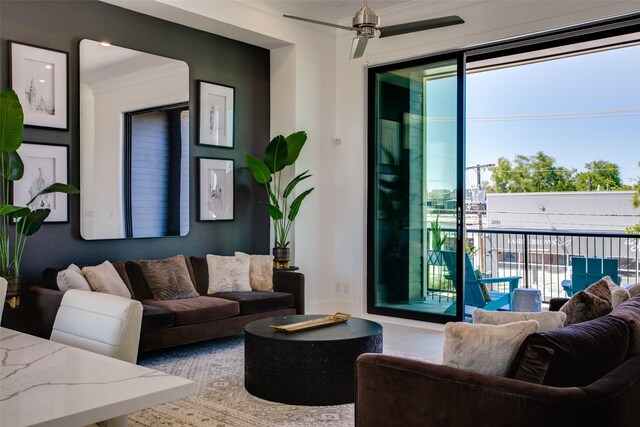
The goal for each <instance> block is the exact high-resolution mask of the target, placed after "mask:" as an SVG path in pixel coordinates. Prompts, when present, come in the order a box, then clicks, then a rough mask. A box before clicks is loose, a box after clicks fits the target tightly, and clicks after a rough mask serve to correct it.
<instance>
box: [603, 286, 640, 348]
mask: <svg viewBox="0 0 640 427" xmlns="http://www.w3.org/2000/svg"><path fill="white" fill-rule="evenodd" d="M610 316H613V317H616V318H618V319H621V320H624V321H625V322H627V325H628V326H629V349H628V350H627V358H630V357H632V356H634V355H636V354H638V353H640V296H636V297H633V298H631V299H629V300H628V301H625V302H623V303H622V304H620V305H619V306H617V307H616V308H614V309H613V310H612V311H611V314H610Z"/></svg>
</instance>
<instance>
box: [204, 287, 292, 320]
mask: <svg viewBox="0 0 640 427" xmlns="http://www.w3.org/2000/svg"><path fill="white" fill-rule="evenodd" d="M211 296H213V297H217V298H224V299H228V300H232V301H237V302H238V304H240V314H254V313H263V312H266V311H273V310H283V309H285V308H291V307H293V306H294V303H295V301H294V298H293V294H288V293H284V292H265V291H253V292H217V293H215V294H212V295H211Z"/></svg>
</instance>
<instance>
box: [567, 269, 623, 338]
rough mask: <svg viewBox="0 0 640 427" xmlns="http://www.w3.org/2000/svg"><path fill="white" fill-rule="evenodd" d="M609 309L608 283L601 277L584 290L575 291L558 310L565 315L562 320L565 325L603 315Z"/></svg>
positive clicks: (610, 307) (609, 292) (609, 293)
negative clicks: (565, 317)
mask: <svg viewBox="0 0 640 427" xmlns="http://www.w3.org/2000/svg"><path fill="white" fill-rule="evenodd" d="M609 280H610V279H609ZM611 309H612V305H611V291H610V290H609V284H608V281H607V280H606V278H602V279H600V280H598V281H597V282H596V283H594V284H593V285H591V286H589V287H588V288H587V289H585V290H584V291H580V292H577V293H576V294H575V295H574V296H572V297H571V299H570V300H569V301H567V303H566V304H565V305H563V306H562V308H560V311H562V312H564V313H565V314H566V315H567V319H566V320H565V322H564V325H565V326H567V325H573V324H575V323H580V322H585V321H587V320H592V319H596V318H598V317H601V316H604V315H605V314H608V313H609V312H611Z"/></svg>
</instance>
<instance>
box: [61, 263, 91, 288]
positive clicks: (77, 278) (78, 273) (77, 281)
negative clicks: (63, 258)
mask: <svg viewBox="0 0 640 427" xmlns="http://www.w3.org/2000/svg"><path fill="white" fill-rule="evenodd" d="M56 282H57V284H58V289H60V290H61V291H62V292H66V291H68V290H69V289H78V290H81V291H89V292H91V286H89V282H87V279H86V277H84V274H82V270H81V269H80V267H78V266H77V265H75V264H69V267H67V268H66V269H65V270H62V271H60V272H58V276H57V280H56Z"/></svg>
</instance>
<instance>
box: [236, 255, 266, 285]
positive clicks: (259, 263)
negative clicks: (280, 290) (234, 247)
mask: <svg viewBox="0 0 640 427" xmlns="http://www.w3.org/2000/svg"><path fill="white" fill-rule="evenodd" d="M235 255H236V256H238V255H240V256H242V255H246V254H245V253H242V252H236V253H235ZM249 285H251V289H252V290H254V291H266V292H273V255H249Z"/></svg>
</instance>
